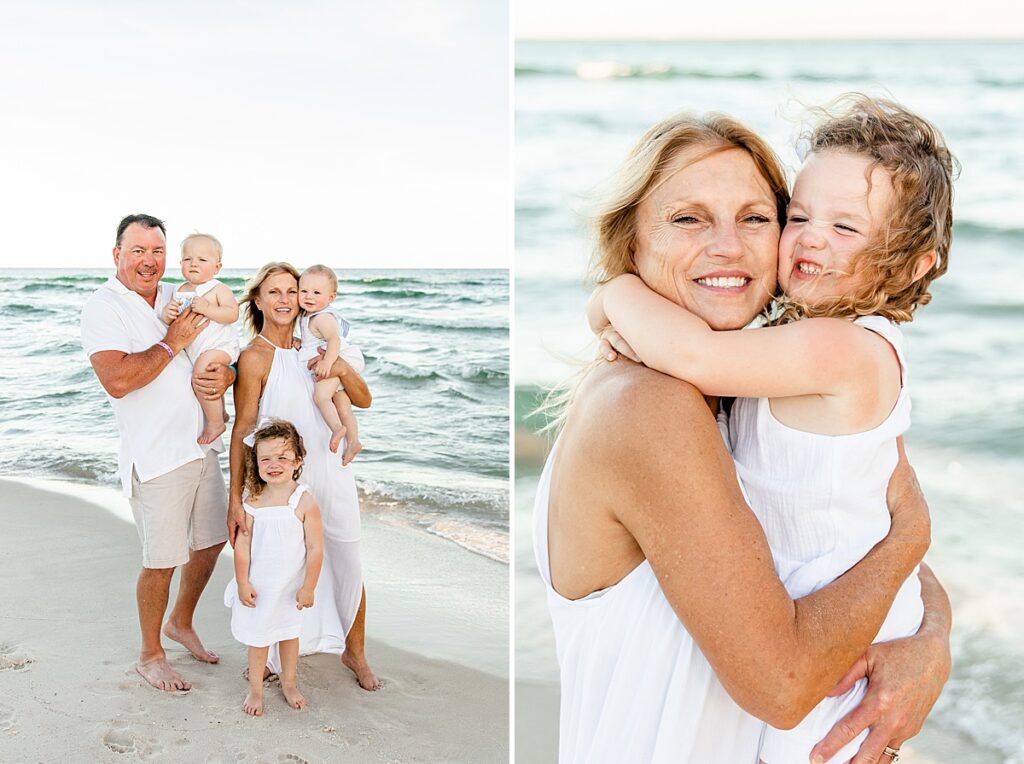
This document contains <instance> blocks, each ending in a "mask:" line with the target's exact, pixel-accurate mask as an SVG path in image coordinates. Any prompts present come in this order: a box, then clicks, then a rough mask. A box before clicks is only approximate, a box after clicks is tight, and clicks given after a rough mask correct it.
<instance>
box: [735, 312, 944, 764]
mask: <svg viewBox="0 0 1024 764" xmlns="http://www.w3.org/2000/svg"><path fill="white" fill-rule="evenodd" d="M854 323H856V324H857V325H858V326H861V327H863V328H864V329H867V330H869V331H872V332H875V333H877V334H879V335H880V336H881V337H883V338H884V339H885V340H886V341H887V342H888V343H889V344H890V345H891V346H892V348H893V350H894V351H895V353H896V357H897V358H898V359H899V364H900V372H901V375H902V381H903V386H902V388H901V390H900V394H899V397H898V398H897V400H896V405H895V406H893V409H892V411H891V412H890V413H889V416H888V417H886V419H885V421H883V422H882V423H881V424H880V425H878V426H877V427H874V428H872V429H870V430H867V431H866V432H860V433H856V434H853V435H819V434H816V433H811V432H803V431H801V430H795V429H793V428H792V427H788V426H787V425H785V424H783V423H782V422H780V421H779V420H778V419H776V418H775V416H774V414H772V411H771V404H770V401H769V400H768V399H767V398H737V399H736V402H735V404H734V406H733V409H732V413H731V415H730V417H729V435H730V441H731V443H730V445H731V447H732V455H733V459H734V460H735V462H736V472H737V474H738V475H739V477H740V481H741V482H742V484H743V487H744V489H745V490H746V494H747V498H748V502H749V504H750V507H751V509H752V510H753V511H754V514H755V515H757V519H758V520H759V521H760V522H761V526H762V527H763V528H764V533H765V536H766V537H767V539H768V544H769V546H770V547H771V550H772V557H773V558H774V561H775V569H776V571H777V572H778V574H779V578H780V579H781V580H782V583H783V584H784V585H785V586H786V591H788V592H789V595H790V596H791V597H793V598H794V599H799V598H800V597H805V596H807V595H808V594H810V593H811V592H815V591H817V590H818V589H821V588H822V587H823V586H826V585H827V584H829V583H831V582H832V581H834V580H835V579H837V578H838V577H839V576H841V575H842V574H843V573H845V572H846V571H847V570H849V569H850V568H851V567H853V566H854V565H855V564H856V563H857V562H859V561H860V559H861V558H862V557H864V555H866V554H867V553H868V552H869V551H870V550H871V548H872V547H873V546H874V545H875V544H877V543H878V542H879V541H881V540H882V539H883V538H885V536H886V534H888V532H889V525H890V521H891V518H890V515H889V510H888V508H887V506H886V503H885V496H886V489H887V487H888V485H889V478H890V477H891V476H892V472H893V470H894V469H895V467H896V462H897V461H898V458H899V456H898V453H897V450H896V438H897V437H898V436H899V435H902V434H903V433H904V432H905V431H906V430H907V428H908V427H910V394H909V383H908V377H907V366H906V362H905V360H904V355H903V335H902V333H901V332H900V330H899V328H898V327H896V326H895V325H894V324H893V323H891V322H890V321H888V320H887V319H885V318H882V317H881V316H863V317H861V318H858V319H857V320H856V321H855V322H854ZM923 615H924V607H923V605H922V603H921V584H920V581H919V579H918V577H917V575H916V573H915V574H914V575H912V576H910V578H908V579H907V580H906V581H904V582H903V586H902V587H901V588H900V590H899V592H898V593H897V595H896V599H895V601H894V602H893V604H892V607H891V608H890V609H889V614H888V615H887V616H886V619H885V621H884V623H883V624H882V628H881V629H880V630H879V632H878V634H877V636H876V637H875V639H874V640H873V641H875V642H885V641H888V640H892V639H899V638H901V637H907V636H910V635H912V634H914V633H916V632H917V630H918V628H920V625H921V619H922V617H923ZM865 687H866V680H863V679H862V680H861V681H859V682H858V683H857V684H856V685H855V686H854V687H853V689H851V690H850V691H849V692H847V693H845V694H843V695H841V696H839V697H835V698H825V699H824V700H822V701H821V703H819V704H818V705H817V706H815V708H814V709H813V710H812V711H811V712H810V714H808V715H807V717H806V718H805V719H804V720H803V721H802V722H800V724H798V725H797V726H796V727H795V728H794V729H792V730H777V729H774V728H772V727H771V726H769V727H768V729H767V731H766V733H765V737H764V742H763V744H762V747H761V758H762V759H763V760H764V761H765V762H767V764H789V763H790V762H797V761H800V762H806V761H808V760H809V754H810V751H811V748H812V747H814V745H815V744H816V743H818V742H819V741H820V740H821V739H822V738H824V737H825V735H826V733H828V731H829V730H830V729H831V728H832V725H833V724H835V722H837V721H839V720H840V719H841V718H842V717H843V716H845V715H846V714H847V713H849V712H850V711H852V710H853V709H854V708H855V707H856V706H857V705H858V704H859V703H860V701H861V699H862V698H863V697H864V692H865ZM867 734H868V733H867V731H866V730H865V731H864V732H863V733H862V734H861V735H859V736H858V737H857V738H856V739H854V740H853V741H852V742H851V743H849V744H848V745H847V746H846V747H844V748H843V749H842V750H841V751H840V752H839V753H838V754H836V756H835V757H833V758H832V759H830V761H832V762H845V761H848V760H849V759H851V758H853V756H854V755H855V754H856V753H857V751H858V749H859V748H860V745H861V743H863V742H864V738H865V737H866V736H867Z"/></svg>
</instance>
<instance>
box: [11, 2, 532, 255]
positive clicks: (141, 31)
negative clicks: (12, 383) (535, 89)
mask: <svg viewBox="0 0 1024 764" xmlns="http://www.w3.org/2000/svg"><path fill="white" fill-rule="evenodd" d="M86 5H87V4H79V3H76V2H73V0H67V1H65V2H60V1H54V0H50V1H49V2H40V3H14V2H9V1H8V0H0V69H2V71H3V72H4V76H3V77H2V78H0V178H2V180H0V267H21V266H24V267H40V266H43V267H49V266H54V267H69V266H76V267H104V266H107V265H110V264H111V260H110V250H111V248H112V247H113V239H114V233H115V229H116V226H117V222H118V220H120V218H121V217H122V216H123V215H125V214H129V213H133V212H146V213H149V214H152V215H156V216H158V217H161V218H163V219H164V220H166V221H167V223H168V227H169V230H168V239H169V242H168V244H169V249H170V250H171V251H172V255H173V256H172V257H169V263H168V272H169V273H171V272H173V271H172V268H174V270H176V268H175V266H176V263H177V257H176V250H177V244H178V242H180V240H181V239H182V238H183V237H184V236H185V235H186V234H188V233H189V232H191V231H193V230H200V231H207V232H210V233H213V234H215V235H216V236H218V237H219V238H220V239H221V241H222V242H223V243H224V247H225V253H224V265H225V267H252V266H256V265H259V264H261V263H263V262H265V261H267V260H270V259H288V260H292V261H294V262H295V263H296V264H300V265H301V264H309V263H310V262H317V261H324V262H328V263H330V264H331V265H336V266H340V267H367V268H386V267H499V268H505V267H508V266H509V264H510V259H511V249H512V227H511V223H512V186H511V169H510V168H511V163H510V156H509V149H510V144H509V141H510V124H511V123H510V116H509V102H510V95H509V93H510V82H511V80H510V66H509V62H510V51H509V23H508V17H507V6H506V5H503V4H502V3H500V2H496V3H491V2H478V1H477V0H391V2H388V3H380V4H371V3H365V2H355V1H353V2H343V3H342V2H337V3H327V2H314V1H312V0H303V1H302V2H292V3H287V2H283V0H282V1H281V2H266V1H264V0H244V1H243V0H234V1H231V0H228V1H221V2H201V1H199V2H197V1H195V0H188V1H187V2H176V3H159V2H128V1H127V0H114V2H105V3H103V4H102V9H101V8H100V7H99V6H100V4H95V5H96V6H97V7H96V8H92V9H90V8H88V7H86Z"/></svg>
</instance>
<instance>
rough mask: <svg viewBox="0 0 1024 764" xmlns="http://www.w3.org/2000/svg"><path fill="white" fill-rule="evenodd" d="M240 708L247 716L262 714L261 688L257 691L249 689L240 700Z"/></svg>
mask: <svg viewBox="0 0 1024 764" xmlns="http://www.w3.org/2000/svg"><path fill="white" fill-rule="evenodd" d="M242 710H243V711H245V712H246V713H247V714H249V716H263V688H262V687H261V688H260V690H259V692H257V691H256V690H249V694H248V695H246V696H245V700H244V701H242Z"/></svg>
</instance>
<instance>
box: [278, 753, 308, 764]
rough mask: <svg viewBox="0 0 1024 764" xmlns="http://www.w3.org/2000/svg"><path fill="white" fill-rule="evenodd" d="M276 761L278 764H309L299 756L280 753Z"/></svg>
mask: <svg viewBox="0 0 1024 764" xmlns="http://www.w3.org/2000/svg"><path fill="white" fill-rule="evenodd" d="M277 760H278V761H279V762H280V764H309V762H308V761H306V760H305V759H303V758H302V757H301V756H296V755H295V754H294V753H282V754H281V755H280V756H278V757H277Z"/></svg>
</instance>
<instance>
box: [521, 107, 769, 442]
mask: <svg viewBox="0 0 1024 764" xmlns="http://www.w3.org/2000/svg"><path fill="white" fill-rule="evenodd" d="M695 147H700V148H705V149H706V152H705V153H704V154H702V155H700V156H698V157H696V158H695V159H694V160H693V161H694V162H696V161H699V160H700V159H704V158H706V157H709V156H711V155H713V154H716V153H718V152H720V151H727V150H730V149H739V150H741V151H745V152H746V153H747V155H748V156H749V157H750V159H751V161H753V163H754V166H755V167H756V168H757V171H758V174H759V175H760V176H761V177H762V178H763V179H764V180H765V182H766V183H767V184H768V188H769V191H770V193H771V194H772V197H773V198H774V201H775V214H776V216H777V218H776V222H778V223H779V225H780V226H781V225H782V221H784V220H785V219H786V206H787V205H788V204H789V187H788V185H787V183H786V174H785V172H784V171H783V169H782V163H781V162H780V161H779V158H778V156H776V154H775V152H774V151H773V150H772V148H771V146H769V145H768V143H767V142H765V141H764V140H763V139H762V138H761V137H760V136H758V135H757V133H755V132H754V131H753V130H751V129H750V128H748V127H746V126H745V125H743V124H742V123H741V122H738V121H737V120H735V119H733V118H732V117H729V116H727V115H725V114H720V113H717V112H711V113H708V114H704V115H696V114H685V113H684V114H676V115H674V116H671V117H669V118H667V119H664V120H662V121H661V122H659V123H658V124H656V125H654V126H653V127H652V128H650V129H649V130H648V131H647V132H646V133H644V135H643V136H642V137H641V138H640V140H639V142H637V144H636V145H635V146H634V147H633V150H632V151H630V153H629V155H628V156H627V157H626V161H625V162H624V163H623V164H622V166H621V167H620V169H619V172H618V174H617V176H616V181H615V183H614V187H613V189H612V190H611V192H610V193H609V194H608V195H607V196H606V197H605V199H604V201H603V203H601V204H600V205H599V208H598V212H597V215H596V216H595V219H594V238H595V240H596V247H595V249H594V254H593V256H592V258H591V265H590V273H589V280H590V281H592V282H594V283H598V284H601V283H604V282H605V281H609V280H611V279H613V278H615V277H616V276H621V275H622V274H624V273H633V274H636V273H637V266H636V244H637V210H638V208H639V207H640V204H641V203H642V202H643V201H644V199H646V198H647V197H648V196H649V195H650V193H651V192H652V191H653V190H654V189H655V188H656V187H657V185H658V184H659V183H660V181H661V180H662V179H663V177H664V176H665V173H666V172H667V171H669V170H670V169H674V168H673V162H674V161H675V159H676V157H677V156H678V155H679V153H680V152H682V151H687V150H689V149H692V148H695ZM599 363H601V362H600V361H592V362H590V363H588V364H586V365H585V366H583V367H582V368H581V369H580V370H579V371H578V372H577V373H576V375H575V376H574V377H572V378H571V379H569V380H566V381H565V382H563V383H562V384H560V385H557V386H556V387H554V388H553V389H552V390H551V391H550V392H548V394H547V396H546V397H545V399H544V402H543V403H542V404H541V405H540V406H539V407H537V409H536V411H535V412H533V413H534V414H539V415H540V416H542V417H544V418H545V419H547V424H545V425H544V427H542V428H541V431H550V430H557V429H560V428H561V426H562V425H563V424H564V422H565V416H566V412H567V411H568V407H569V404H570V403H572V400H573V398H574V396H575V394H576V390H577V389H578V387H579V385H580V383H582V381H583V380H584V379H585V378H586V376H587V374H589V373H590V371H591V370H593V369H594V368H595V367H596V366H597V365H598V364H599Z"/></svg>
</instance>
